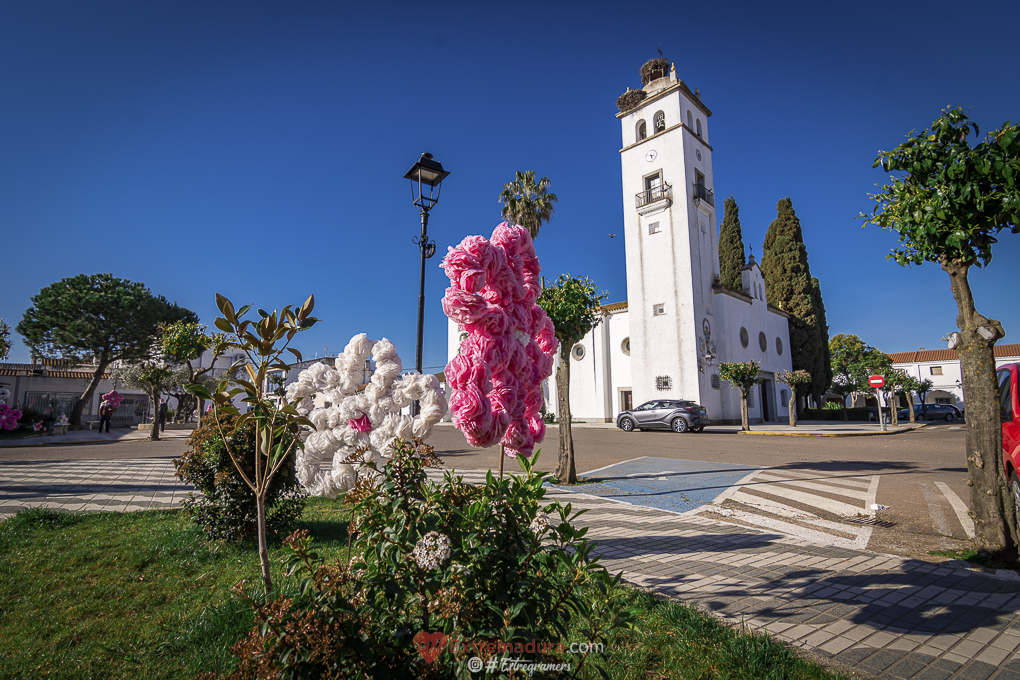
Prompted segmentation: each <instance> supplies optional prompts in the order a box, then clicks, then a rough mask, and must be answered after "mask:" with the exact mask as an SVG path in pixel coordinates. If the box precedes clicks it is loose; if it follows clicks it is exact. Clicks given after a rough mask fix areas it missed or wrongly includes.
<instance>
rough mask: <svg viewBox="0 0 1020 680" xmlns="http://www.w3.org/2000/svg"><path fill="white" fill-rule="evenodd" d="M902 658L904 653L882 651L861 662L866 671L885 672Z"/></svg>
mask: <svg viewBox="0 0 1020 680" xmlns="http://www.w3.org/2000/svg"><path fill="white" fill-rule="evenodd" d="M902 658H903V652H894V651H890V650H888V649H880V650H878V651H877V652H875V653H874V654H872V655H871V656H869V657H868V658H867V659H865V660H864V661H863V662H861V667H862V668H864V669H865V670H868V669H871V670H872V671H884V670H885V669H887V668H889V667H890V666H892V665H893V664H894V663H896V662H898V661H899V660H900V659H902Z"/></svg>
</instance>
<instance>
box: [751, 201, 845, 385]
mask: <svg viewBox="0 0 1020 680" xmlns="http://www.w3.org/2000/svg"><path fill="white" fill-rule="evenodd" d="M761 271H762V275H763V277H764V278H765V291H766V296H767V298H768V301H769V303H770V304H772V305H773V306H775V307H778V308H779V309H781V310H783V311H784V312H786V313H787V314H789V315H790V345H791V346H790V358H791V361H792V363H793V370H795V371H797V370H804V371H807V372H808V373H810V374H811V378H812V380H811V394H812V395H813V396H814V398H815V402H816V403H818V404H821V401H822V395H823V394H824V392H825V390H826V389H827V388H828V387H829V383H830V382H831V378H832V375H831V370H832V368H831V366H830V362H829V355H828V348H829V329H828V326H827V325H826V322H825V306H824V304H823V303H822V291H821V286H820V285H819V284H818V279H815V278H812V276H811V268H810V267H809V266H808V256H807V247H806V246H805V245H804V235H803V232H802V231H801V227H800V220H798V219H797V214H796V213H795V212H794V211H793V202H792V201H791V200H790V199H789V198H784V199H782V200H781V201H779V202H778V203H777V204H776V219H775V220H773V222H772V224H770V225H769V229H768V232H766V234H765V242H764V243H763V244H762V257H761Z"/></svg>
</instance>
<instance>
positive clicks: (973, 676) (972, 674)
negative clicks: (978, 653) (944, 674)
mask: <svg viewBox="0 0 1020 680" xmlns="http://www.w3.org/2000/svg"><path fill="white" fill-rule="evenodd" d="M996 670H997V669H996V667H995V666H993V665H991V664H988V663H984V662H982V661H975V662H974V663H972V664H970V665H969V666H967V667H966V668H964V669H963V671H962V672H961V673H960V677H961V678H967V680H986V679H987V678H990V677H991V676H992V673H994V672H995V671H996Z"/></svg>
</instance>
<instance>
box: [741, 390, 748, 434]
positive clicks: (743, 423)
mask: <svg viewBox="0 0 1020 680" xmlns="http://www.w3.org/2000/svg"><path fill="white" fill-rule="evenodd" d="M740 429H741V430H743V431H744V432H750V431H751V426H750V425H749V424H748V422H747V394H746V393H745V392H741V393H740Z"/></svg>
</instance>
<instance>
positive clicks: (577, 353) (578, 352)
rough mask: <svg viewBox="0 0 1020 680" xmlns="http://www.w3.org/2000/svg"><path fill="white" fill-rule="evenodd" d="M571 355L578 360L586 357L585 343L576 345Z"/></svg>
mask: <svg viewBox="0 0 1020 680" xmlns="http://www.w3.org/2000/svg"><path fill="white" fill-rule="evenodd" d="M570 356H572V357H574V359H575V360H576V361H580V360H581V359H583V358H584V345H582V344H577V345H574V349H572V350H570Z"/></svg>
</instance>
